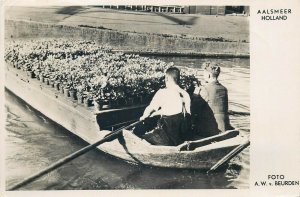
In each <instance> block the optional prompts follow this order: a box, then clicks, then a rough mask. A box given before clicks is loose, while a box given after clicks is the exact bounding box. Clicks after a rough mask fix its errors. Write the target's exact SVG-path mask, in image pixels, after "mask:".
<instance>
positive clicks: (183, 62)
mask: <svg viewBox="0 0 300 197" xmlns="http://www.w3.org/2000/svg"><path fill="white" fill-rule="evenodd" d="M160 59H163V60H165V61H167V62H169V61H173V62H174V63H175V65H177V66H184V67H186V68H188V69H192V70H193V72H194V73H195V74H197V75H198V76H199V77H200V78H201V76H202V70H201V64H202V63H203V62H204V61H206V60H208V59H195V58H178V57H177V58H170V57H161V58H160ZM214 61H217V62H220V64H221V65H222V71H221V72H222V73H221V76H220V81H221V83H222V84H224V85H225V86H226V87H227V88H228V92H229V101H230V106H229V108H230V110H231V114H232V115H231V116H230V120H231V124H232V125H233V126H234V127H236V128H239V129H240V131H241V134H242V135H244V136H249V135H250V115H249V107H250V106H249V103H250V96H249V90H250V88H249V82H250V66H249V64H250V63H249V59H214ZM5 99H6V101H5V108H6V116H7V118H6V131H7V137H6V140H5V141H6V143H5V148H6V153H5V154H6V159H5V168H6V171H5V173H6V174H5V177H6V186H7V187H9V186H12V185H14V184H15V183H17V182H19V181H21V180H22V179H24V178H26V177H28V176H30V175H31V174H33V173H35V172H37V171H38V170H40V169H43V168H45V167H47V166H49V165H50V164H51V163H53V162H55V161H57V160H58V159H60V158H62V157H64V156H66V155H68V154H69V153H72V152H74V151H76V150H78V149H80V148H83V147H84V146H86V145H87V143H86V142H84V141H83V140H81V139H80V138H78V137H76V136H75V135H73V134H72V133H70V132H69V131H67V130H65V129H64V128H62V127H60V126H59V125H57V124H55V123H54V122H52V121H51V120H49V119H47V118H46V117H45V116H43V115H42V114H40V113H38V112H37V111H35V110H34V109H32V108H31V107H30V106H28V105H27V104H26V103H24V102H23V101H21V100H20V99H18V98H17V97H15V96H14V95H13V94H12V93H10V92H9V91H6V92H5ZM49 107H55V106H49ZM249 165H250V164H249V147H248V148H247V149H245V150H244V151H243V152H242V153H241V154H239V156H237V157H235V158H234V159H233V160H232V161H231V162H230V163H229V167H228V168H227V169H226V170H223V171H221V172H216V173H213V174H209V175H208V174H206V172H205V171H200V170H182V169H162V168H152V167H146V166H140V165H133V164H128V163H126V162H124V161H122V160H119V159H116V158H114V157H111V156H109V155H106V154H104V153H102V152H101V151H99V150H93V151H90V152H89V153H87V154H85V155H82V156H81V157H79V158H77V159H75V160H73V161H72V162H70V163H68V164H66V165H64V166H62V167H60V168H59V169H57V170H55V171H53V172H51V173H49V174H47V175H45V176H43V177H41V178H39V179H38V180H36V181H35V182H33V183H31V184H29V185H27V186H25V187H23V188H22V190H103V189H221V188H237V189H243V188H248V187H249V184H248V182H249Z"/></svg>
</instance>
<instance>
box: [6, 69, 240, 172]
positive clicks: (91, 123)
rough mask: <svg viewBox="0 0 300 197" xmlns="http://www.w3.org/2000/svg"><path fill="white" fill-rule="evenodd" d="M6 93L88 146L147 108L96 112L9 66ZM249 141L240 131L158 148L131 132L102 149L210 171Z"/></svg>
mask: <svg viewBox="0 0 300 197" xmlns="http://www.w3.org/2000/svg"><path fill="white" fill-rule="evenodd" d="M6 68H7V69H6V73H5V76H6V79H5V86H6V89H7V90H9V91H10V92H12V93H13V94H15V95H16V96H18V97H19V98H21V99H22V100H24V101H25V102H26V103H28V104H29V105H30V106H32V107H33V108H35V109H36V110H38V111H39V112H41V113H42V114H44V115H45V116H47V117H48V118H50V119H51V120H53V121H54V122H56V123H58V124H60V125H61V126H63V127H64V128H66V129H67V130H69V131H70V132H72V133H74V134H76V135H77V136H79V137H80V138H82V139H83V140H85V141H87V142H88V143H94V142H95V141H98V140H99V139H102V138H103V137H104V136H106V135H107V134H108V133H110V132H111V131H109V130H107V129H108V128H112V127H114V126H116V125H117V126H121V125H122V124H119V123H120V122H124V123H128V122H130V121H132V120H135V119H137V118H138V117H140V116H141V114H142V112H143V111H144V108H145V106H143V105H140V106H131V107H125V108H121V109H108V110H104V111H100V112H95V111H94V109H93V108H92V107H85V106H83V105H82V104H79V103H78V102H77V101H74V100H71V99H70V98H66V97H65V96H64V95H63V94H61V93H60V92H58V91H57V90H55V89H54V88H51V87H50V86H49V85H46V84H43V83H41V82H40V81H38V80H36V79H34V78H31V77H30V76H27V75H26V73H24V72H22V71H20V70H18V69H16V68H13V67H11V66H9V65H7V66H6ZM245 141H246V139H244V138H243V137H241V136H240V135H239V132H238V131H237V130H232V131H227V132H224V133H222V134H219V135H216V136H212V137H209V138H204V139H201V140H197V141H191V142H185V143H184V144H181V145H179V146H175V147H171V146H154V145H151V144H150V143H148V142H147V141H146V140H144V139H141V138H139V137H138V136H136V135H135V134H133V133H132V132H131V131H129V130H124V131H123V132H122V136H120V137H119V138H118V139H115V140H113V141H111V142H106V143H104V144H101V145H100V146H98V149H100V150H101V151H103V152H105V153H108V154H110V155H113V156H115V157H118V158H121V159H123V160H126V161H128V162H132V163H137V164H145V165H150V166H157V167H168V168H188V169H209V168H210V167H211V166H212V165H214V164H215V163H216V162H217V161H219V160H220V159H221V158H222V157H224V156H225V155H226V154H228V153H229V152H230V151H232V150H233V149H234V148H236V147H237V146H239V145H241V144H242V143H244V142H245Z"/></svg>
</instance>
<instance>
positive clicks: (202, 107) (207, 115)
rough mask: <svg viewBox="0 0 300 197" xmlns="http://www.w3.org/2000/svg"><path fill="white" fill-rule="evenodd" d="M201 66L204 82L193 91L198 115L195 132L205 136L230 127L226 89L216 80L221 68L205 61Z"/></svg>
mask: <svg viewBox="0 0 300 197" xmlns="http://www.w3.org/2000/svg"><path fill="white" fill-rule="evenodd" d="M203 68H204V81H205V84H204V85H203V86H201V87H200V89H198V90H197V89H196V92H195V93H196V95H198V98H196V100H198V108H197V109H196V111H198V113H197V114H198V117H197V118H196V120H195V121H197V124H196V133H198V134H199V135H201V136H205V137H207V136H211V135H216V134H218V133H220V132H224V131H226V130H229V129H232V127H231V126H230V122H229V115H228V93H227V89H226V88H225V87H224V86H223V85H222V84H220V82H219V81H218V76H219V74H220V71H221V69H220V67H219V65H218V64H216V63H214V62H205V63H204V64H203ZM199 95H200V96H201V97H199ZM196 103H197V102H196ZM192 108H193V103H192ZM192 113H193V112H192Z"/></svg>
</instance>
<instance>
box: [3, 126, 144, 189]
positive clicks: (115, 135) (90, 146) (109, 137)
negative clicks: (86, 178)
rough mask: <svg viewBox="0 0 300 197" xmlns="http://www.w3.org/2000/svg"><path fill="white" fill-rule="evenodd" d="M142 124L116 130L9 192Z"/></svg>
mask: <svg viewBox="0 0 300 197" xmlns="http://www.w3.org/2000/svg"><path fill="white" fill-rule="evenodd" d="M140 122H141V121H136V122H134V123H132V124H130V125H128V126H125V127H123V128H120V129H118V130H116V131H114V132H112V133H110V134H108V135H106V136H105V137H104V138H102V139H101V140H99V141H97V142H95V143H94V144H90V145H88V146H86V147H84V148H82V149H80V150H78V151H76V152H74V153H72V154H70V155H68V156H66V157H64V158H62V159H60V160H58V161H57V162H55V163H53V164H52V165H50V166H49V167H47V168H45V169H43V170H41V171H39V172H37V173H35V174H33V175H32V176H30V177H28V178H26V179H24V180H23V181H21V182H19V183H17V184H16V185H14V186H12V187H10V188H9V189H8V190H16V189H18V188H20V187H22V186H25V185H27V184H29V183H31V182H33V181H34V180H35V179H37V178H39V177H41V176H43V175H45V174H47V173H48V172H51V171H53V170H55V169H57V168H58V167H60V166H62V165H64V164H66V163H67V162H69V161H72V160H73V159H75V158H77V157H79V156H81V155H83V154H85V153H87V152H88V151H90V150H92V149H94V148H96V147H97V146H99V145H100V144H103V143H105V142H109V141H112V140H114V139H116V138H117V137H118V136H119V135H120V134H121V133H122V131H123V129H127V128H129V127H133V126H135V125H137V124H138V123H140Z"/></svg>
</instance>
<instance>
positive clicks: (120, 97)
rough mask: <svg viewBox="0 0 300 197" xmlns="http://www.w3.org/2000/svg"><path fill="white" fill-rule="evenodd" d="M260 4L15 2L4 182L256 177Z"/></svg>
mask: <svg viewBox="0 0 300 197" xmlns="http://www.w3.org/2000/svg"><path fill="white" fill-rule="evenodd" d="M250 9H251V7H250V6H246V5H240V6H231V5H225V6H215V5H85V6H78V5H70V6H59V5H57V6H18V5H14V6H6V7H5V13H4V16H5V23H4V26H5V31H4V46H5V50H4V61H5V65H4V67H5V68H4V71H5V103H4V106H5V117H6V119H5V131H6V134H7V136H6V138H5V149H6V152H5V190H9V191H14V190H29V191H30V190H120V189H121V190H132V189H247V188H249V174H250V153H249V150H250V139H249V137H250V133H251V132H250V80H251V79H250V51H249V45H250V39H249V18H250Z"/></svg>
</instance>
